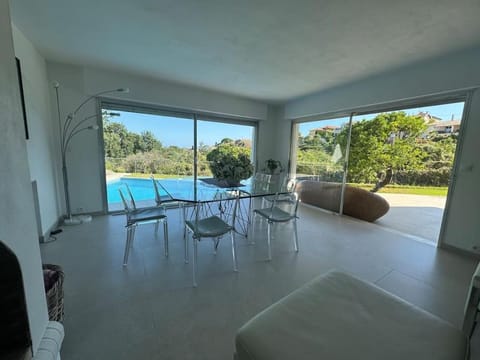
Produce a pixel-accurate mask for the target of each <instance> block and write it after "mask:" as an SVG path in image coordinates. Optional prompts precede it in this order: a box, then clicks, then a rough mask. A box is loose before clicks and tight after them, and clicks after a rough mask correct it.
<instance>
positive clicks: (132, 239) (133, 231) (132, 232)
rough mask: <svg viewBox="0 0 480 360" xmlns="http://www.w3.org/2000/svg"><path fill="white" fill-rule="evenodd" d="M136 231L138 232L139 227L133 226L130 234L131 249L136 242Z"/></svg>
mask: <svg viewBox="0 0 480 360" xmlns="http://www.w3.org/2000/svg"><path fill="white" fill-rule="evenodd" d="M135 230H137V225H136V224H135V225H132V228H131V233H130V247H133V241H134V240H135Z"/></svg>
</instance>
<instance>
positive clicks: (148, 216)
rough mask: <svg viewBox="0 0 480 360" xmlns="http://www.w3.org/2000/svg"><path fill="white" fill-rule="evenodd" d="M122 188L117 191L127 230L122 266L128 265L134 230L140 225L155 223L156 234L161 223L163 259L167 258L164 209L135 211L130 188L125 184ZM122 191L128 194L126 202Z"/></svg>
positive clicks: (166, 229)
mask: <svg viewBox="0 0 480 360" xmlns="http://www.w3.org/2000/svg"><path fill="white" fill-rule="evenodd" d="M124 187H125V190H122V189H121V188H119V189H118V192H119V193H120V197H121V199H122V202H123V206H124V208H125V215H126V218H127V223H126V225H125V227H126V229H127V239H126V243H125V253H124V256H123V266H126V265H127V263H128V255H129V253H130V248H131V247H132V246H133V240H134V238H135V229H136V227H137V226H138V225H141V224H147V223H152V222H155V234H157V233H158V225H159V223H160V222H162V223H163V236H164V250H165V257H168V223H167V215H166V212H165V209H164V208H163V207H151V208H141V209H137V206H136V204H135V199H134V198H133V195H132V192H131V191H130V188H129V187H128V185H127V184H125V185H124ZM124 191H126V192H127V194H128V200H127V196H126V195H125V194H124Z"/></svg>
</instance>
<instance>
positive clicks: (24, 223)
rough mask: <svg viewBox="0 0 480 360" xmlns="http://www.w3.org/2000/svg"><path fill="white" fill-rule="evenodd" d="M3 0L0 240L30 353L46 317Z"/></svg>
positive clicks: (0, 21)
mask: <svg viewBox="0 0 480 360" xmlns="http://www.w3.org/2000/svg"><path fill="white" fill-rule="evenodd" d="M10 24H11V22H10V14H9V8H8V1H7V0H0V49H2V50H1V51H0V119H1V120H0V149H1V151H0V164H1V166H0V179H1V181H0V199H1V201H0V240H1V241H3V242H5V243H6V244H7V245H8V246H9V247H10V248H11V249H12V250H13V251H14V252H15V254H16V255H17V257H18V259H19V261H20V266H21V269H22V274H23V281H24V287H25V295H26V301H27V311H28V318H29V323H30V332H31V334H32V341H33V349H34V352H35V351H36V349H37V348H38V344H39V342H40V338H41V337H42V336H43V332H44V330H45V326H46V324H47V321H48V314H47V306H46V301H45V290H44V286H43V277H42V269H41V259H40V248H39V244H38V237H37V229H36V227H37V225H36V219H35V214H34V208H33V195H32V187H31V184H30V174H29V171H28V159H27V149H26V143H25V133H24V129H23V119H22V116H23V115H22V110H21V105H20V95H19V87H18V80H17V71H16V67H15V54H14V50H13V40H12V30H11V25H10Z"/></svg>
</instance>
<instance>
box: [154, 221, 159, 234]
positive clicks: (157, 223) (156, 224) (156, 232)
mask: <svg viewBox="0 0 480 360" xmlns="http://www.w3.org/2000/svg"><path fill="white" fill-rule="evenodd" d="M159 223H160V220H157V221H155V236H156V235H157V234H158V225H159Z"/></svg>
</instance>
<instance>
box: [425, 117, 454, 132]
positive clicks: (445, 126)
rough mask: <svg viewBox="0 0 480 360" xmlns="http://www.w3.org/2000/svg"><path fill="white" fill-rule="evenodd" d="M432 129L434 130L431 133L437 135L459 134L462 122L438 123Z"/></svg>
mask: <svg viewBox="0 0 480 360" xmlns="http://www.w3.org/2000/svg"><path fill="white" fill-rule="evenodd" d="M430 127H431V128H432V130H431V131H434V132H436V133H437V134H458V132H459V131H460V120H448V121H447V120H445V121H437V122H435V123H433V124H432V125H431V126H430ZM430 127H429V128H430Z"/></svg>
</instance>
